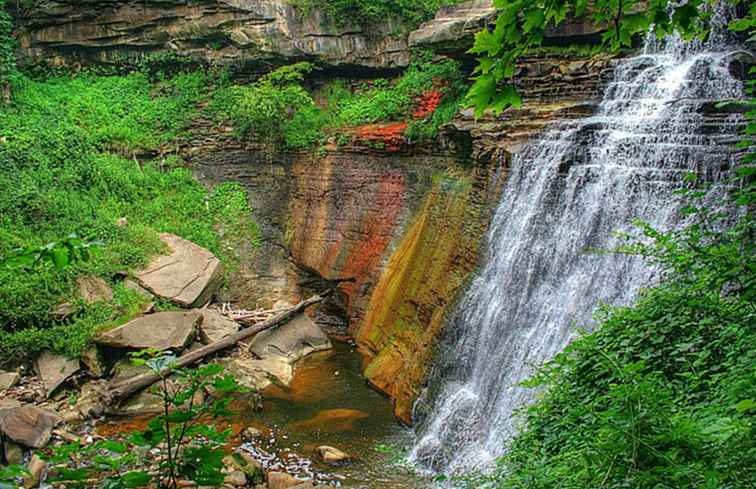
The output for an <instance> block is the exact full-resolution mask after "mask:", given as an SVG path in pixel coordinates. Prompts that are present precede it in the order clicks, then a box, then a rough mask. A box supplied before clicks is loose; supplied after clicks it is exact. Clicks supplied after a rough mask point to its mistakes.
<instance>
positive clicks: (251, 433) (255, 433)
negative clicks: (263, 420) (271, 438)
mask: <svg viewBox="0 0 756 489" xmlns="http://www.w3.org/2000/svg"><path fill="white" fill-rule="evenodd" d="M262 436H263V432H262V431H260V430H258V429H257V428H255V427H254V426H250V427H249V428H246V429H245V430H244V431H242V433H241V437H242V440H244V441H245V442H252V441H255V440H259V439H260V438H262Z"/></svg>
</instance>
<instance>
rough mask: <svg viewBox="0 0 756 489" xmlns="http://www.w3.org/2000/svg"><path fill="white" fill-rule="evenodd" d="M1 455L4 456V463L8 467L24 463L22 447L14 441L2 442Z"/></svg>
mask: <svg viewBox="0 0 756 489" xmlns="http://www.w3.org/2000/svg"><path fill="white" fill-rule="evenodd" d="M3 453H4V454H5V461H6V462H7V463H8V464H9V465H21V463H23V461H24V447H22V446H21V445H19V444H18V443H16V442H14V441H11V440H5V441H4V442H3Z"/></svg>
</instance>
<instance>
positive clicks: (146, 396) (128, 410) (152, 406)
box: [108, 391, 164, 416]
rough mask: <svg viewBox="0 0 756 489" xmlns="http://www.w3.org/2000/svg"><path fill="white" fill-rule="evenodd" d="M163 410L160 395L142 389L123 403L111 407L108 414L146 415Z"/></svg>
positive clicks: (160, 412)
mask: <svg viewBox="0 0 756 489" xmlns="http://www.w3.org/2000/svg"><path fill="white" fill-rule="evenodd" d="M163 410H164V407H163V400H162V399H161V398H160V396H158V395H156V394H151V393H150V392H147V391H142V392H140V393H138V394H136V395H135V396H132V397H130V398H129V399H128V400H126V402H124V403H122V404H121V405H119V406H116V407H111V408H109V409H108V414H111V415H113V416H145V415H150V414H162V413H163Z"/></svg>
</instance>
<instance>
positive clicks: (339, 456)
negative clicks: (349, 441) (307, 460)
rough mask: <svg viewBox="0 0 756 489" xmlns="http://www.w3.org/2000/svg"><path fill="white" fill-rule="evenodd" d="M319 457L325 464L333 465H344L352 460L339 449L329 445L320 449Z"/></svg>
mask: <svg viewBox="0 0 756 489" xmlns="http://www.w3.org/2000/svg"><path fill="white" fill-rule="evenodd" d="M318 455H319V456H320V459H321V460H322V461H323V462H325V463H327V464H332V465H338V464H343V463H345V462H348V461H349V460H350V459H351V457H350V456H349V455H347V454H346V453H344V452H342V451H341V450H339V449H338V448H334V447H329V446H327V445H323V446H321V447H318Z"/></svg>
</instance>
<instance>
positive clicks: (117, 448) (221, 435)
mask: <svg viewBox="0 0 756 489" xmlns="http://www.w3.org/2000/svg"><path fill="white" fill-rule="evenodd" d="M133 362H134V364H135V365H142V366H146V367H148V368H149V369H150V370H151V371H152V372H154V373H155V374H158V375H160V376H161V381H159V383H158V384H157V387H156V388H153V389H152V390H153V391H154V393H155V394H156V395H158V396H159V397H160V399H161V401H162V405H163V414H161V415H160V416H158V417H156V418H154V419H152V420H151V421H150V422H149V424H148V426H147V429H146V430H144V431H141V432H138V433H134V434H133V435H132V436H131V437H130V438H129V440H127V441H116V440H104V441H101V442H98V443H95V444H93V445H90V446H81V445H80V444H78V443H72V444H68V445H64V446H62V447H57V448H55V449H54V450H53V453H52V455H51V456H49V462H50V463H51V464H52V466H53V468H54V471H53V472H54V473H56V474H58V475H57V476H54V477H52V478H51V479H52V480H51V481H50V482H53V483H56V482H57V483H65V485H66V486H67V487H72V486H73V487H86V486H87V483H86V482H85V481H87V480H92V479H94V480H98V481H101V484H103V485H102V486H101V487H107V488H110V489H127V488H137V487H147V486H151V485H152V484H154V487H159V488H165V489H177V488H178V487H181V486H180V481H181V480H184V481H186V480H189V481H192V482H195V483H196V484H197V485H199V486H212V487H217V486H221V485H222V484H223V480H224V477H225V475H224V474H223V472H222V469H223V468H224V465H223V456H224V451H223V447H224V445H225V444H226V442H227V441H228V438H229V435H230V431H229V430H223V431H221V430H219V429H218V428H217V427H216V424H217V423H218V421H221V420H223V419H224V418H226V417H228V416H230V415H231V414H232V413H231V412H230V411H229V410H228V405H229V403H230V401H231V397H230V396H232V395H233V394H238V393H242V392H243V391H244V389H243V388H242V387H240V386H239V385H238V384H237V382H236V380H234V378H233V377H231V376H228V375H224V371H223V368H222V367H220V366H219V365H213V364H210V365H203V366H201V367H199V368H196V369H181V368H176V363H175V362H176V358H175V357H172V356H167V355H164V354H162V353H160V352H154V351H144V352H140V353H137V354H135V355H134V360H133ZM207 389H211V390H212V391H213V393H214V396H215V397H216V398H215V399H213V400H212V401H211V402H198V399H199V398H198V396H200V395H201V394H202V393H203V392H204V391H205V390H207ZM209 423H211V424H209ZM156 448H159V452H160V455H161V456H160V457H159V458H158V459H157V460H156V459H155V458H154V453H155V451H154V450H155V449H156ZM153 464H154V465H156V466H157V467H158V470H157V471H155V470H152V467H151V466H152V465H153Z"/></svg>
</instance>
